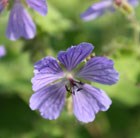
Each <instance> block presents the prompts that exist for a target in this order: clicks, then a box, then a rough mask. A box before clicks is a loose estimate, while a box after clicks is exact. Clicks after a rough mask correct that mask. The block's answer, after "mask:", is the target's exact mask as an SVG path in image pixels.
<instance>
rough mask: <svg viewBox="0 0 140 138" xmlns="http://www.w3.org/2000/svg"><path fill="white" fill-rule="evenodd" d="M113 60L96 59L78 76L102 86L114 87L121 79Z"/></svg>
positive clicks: (91, 60)
mask: <svg viewBox="0 0 140 138" xmlns="http://www.w3.org/2000/svg"><path fill="white" fill-rule="evenodd" d="M113 66H114V63H113V61H112V60H110V59H107V58H106V57H94V58H92V59H90V60H89V61H88V62H87V63H86V64H85V66H84V67H83V68H82V69H81V70H80V71H79V72H78V73H77V76H78V77H80V78H83V79H86V80H90V81H94V82H98V83H101V84H108V85H112V84H114V83H116V82H117V81H118V79H119V74H118V72H117V71H116V70H115V69H114V67H113Z"/></svg>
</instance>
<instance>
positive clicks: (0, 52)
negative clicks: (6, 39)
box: [0, 46, 6, 58]
mask: <svg viewBox="0 0 140 138" xmlns="http://www.w3.org/2000/svg"><path fill="white" fill-rule="evenodd" d="M5 54H6V50H5V47H4V46H0V58H1V57H3V56H5Z"/></svg>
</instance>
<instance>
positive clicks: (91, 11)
mask: <svg viewBox="0 0 140 138" xmlns="http://www.w3.org/2000/svg"><path fill="white" fill-rule="evenodd" d="M112 9H114V8H113V1H112V0H106V1H101V2H98V3H94V4H93V5H92V6H91V7H89V8H88V9H87V10H86V11H85V12H84V13H82V14H81V18H82V19H83V20H85V21H88V20H91V19H95V18H97V17H99V16H101V15H102V14H104V12H105V11H106V10H112Z"/></svg>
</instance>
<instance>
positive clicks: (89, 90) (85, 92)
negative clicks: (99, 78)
mask: <svg viewBox="0 0 140 138" xmlns="http://www.w3.org/2000/svg"><path fill="white" fill-rule="evenodd" d="M72 98H73V110H74V114H75V116H76V118H77V119H78V120H79V121H81V122H84V123H88V122H92V121H93V120H94V119H95V115H96V113H98V112H99V111H106V110H108V108H109V107H110V105H111V103H112V102H111V100H110V98H109V97H108V96H107V95H106V94H105V93H104V92H103V91H102V90H100V89H97V88H94V87H92V86H90V85H88V84H84V85H83V86H82V87H81V89H80V91H79V90H78V89H77V90H75V94H73V95H72Z"/></svg>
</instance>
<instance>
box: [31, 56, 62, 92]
mask: <svg viewBox="0 0 140 138" xmlns="http://www.w3.org/2000/svg"><path fill="white" fill-rule="evenodd" d="M34 68H35V70H34V73H35V76H34V77H33V78H32V80H31V81H32V84H33V87H32V88H33V90H34V91H38V90H39V89H41V88H43V87H44V86H47V85H48V84H50V83H52V82H54V81H56V80H59V79H60V78H63V77H64V73H63V71H62V69H61V68H60V66H59V64H58V62H57V61H56V59H55V58H53V57H45V58H43V59H42V60H40V61H38V62H37V63H36V64H35V65H34Z"/></svg>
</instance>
